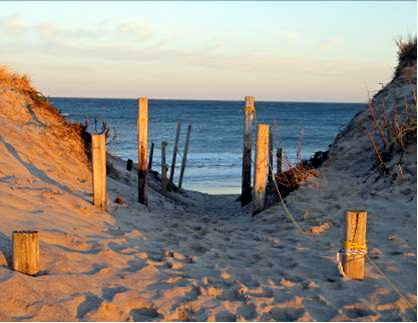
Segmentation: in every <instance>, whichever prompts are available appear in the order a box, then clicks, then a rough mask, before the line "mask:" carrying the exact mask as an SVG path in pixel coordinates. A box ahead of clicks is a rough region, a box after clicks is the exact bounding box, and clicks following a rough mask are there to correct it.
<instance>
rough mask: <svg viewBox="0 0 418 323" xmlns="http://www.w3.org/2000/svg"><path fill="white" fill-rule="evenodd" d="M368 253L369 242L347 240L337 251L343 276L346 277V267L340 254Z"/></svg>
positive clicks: (338, 263) (339, 267)
mask: <svg viewBox="0 0 418 323" xmlns="http://www.w3.org/2000/svg"><path fill="white" fill-rule="evenodd" d="M366 254H367V243H366V242H363V243H361V242H350V241H347V240H345V241H344V242H343V247H342V248H341V249H340V250H338V252H337V266H338V271H339V272H340V275H341V276H342V277H345V272H344V267H343V264H342V262H341V256H340V255H366Z"/></svg>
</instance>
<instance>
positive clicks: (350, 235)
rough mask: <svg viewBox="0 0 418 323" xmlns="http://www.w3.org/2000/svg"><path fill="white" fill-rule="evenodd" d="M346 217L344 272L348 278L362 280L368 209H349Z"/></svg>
mask: <svg viewBox="0 0 418 323" xmlns="http://www.w3.org/2000/svg"><path fill="white" fill-rule="evenodd" d="M345 219H346V224H345V241H344V248H343V250H344V259H343V270H344V274H345V277H347V278H352V279H360V280H361V279H363V278H364V260H365V255H366V252H367V246H366V223H367V211H347V212H346V213H345Z"/></svg>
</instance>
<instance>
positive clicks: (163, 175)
mask: <svg viewBox="0 0 418 323" xmlns="http://www.w3.org/2000/svg"><path fill="white" fill-rule="evenodd" d="M166 151H167V143H166V142H165V141H163V142H162V143H161V188H162V189H163V192H167V162H166Z"/></svg>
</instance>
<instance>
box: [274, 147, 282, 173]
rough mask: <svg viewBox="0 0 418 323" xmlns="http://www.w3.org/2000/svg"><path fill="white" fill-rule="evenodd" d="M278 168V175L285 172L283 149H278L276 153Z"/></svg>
mask: <svg viewBox="0 0 418 323" xmlns="http://www.w3.org/2000/svg"><path fill="white" fill-rule="evenodd" d="M276 167H277V174H280V173H282V172H283V171H284V167H283V148H281V147H279V148H277V153H276Z"/></svg>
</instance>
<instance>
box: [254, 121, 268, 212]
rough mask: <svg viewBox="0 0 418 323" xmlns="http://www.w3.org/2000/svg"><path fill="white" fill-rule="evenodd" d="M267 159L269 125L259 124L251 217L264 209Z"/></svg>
mask: <svg viewBox="0 0 418 323" xmlns="http://www.w3.org/2000/svg"><path fill="white" fill-rule="evenodd" d="M268 157H269V125H267V124H259V125H258V127H257V147H256V157H255V166H254V191H253V215H255V214H257V213H259V212H261V211H263V210H264V207H265V202H266V185H267V164H268Z"/></svg>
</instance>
